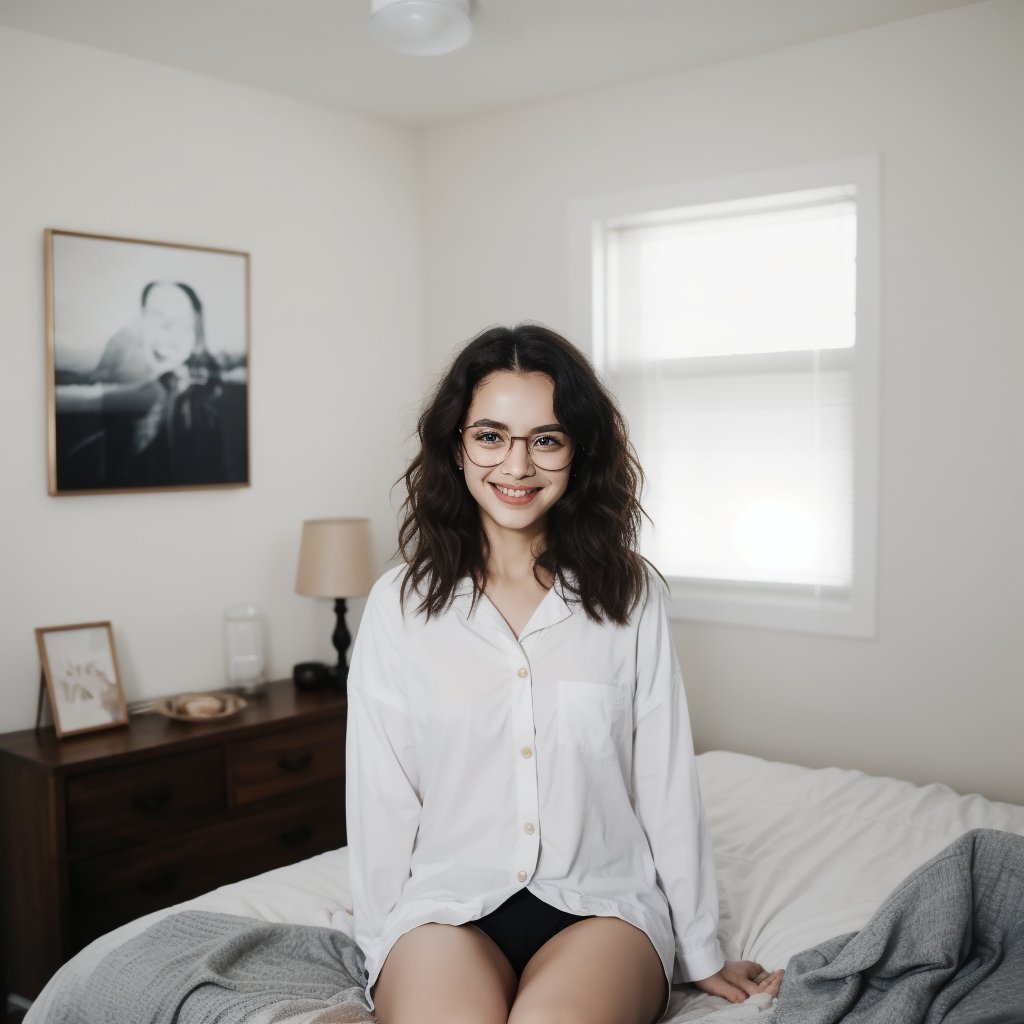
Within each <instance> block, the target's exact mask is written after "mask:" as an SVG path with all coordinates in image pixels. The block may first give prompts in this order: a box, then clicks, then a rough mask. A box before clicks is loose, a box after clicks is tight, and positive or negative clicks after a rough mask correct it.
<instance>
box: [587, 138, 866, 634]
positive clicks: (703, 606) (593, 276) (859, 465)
mask: <svg viewBox="0 0 1024 1024" xmlns="http://www.w3.org/2000/svg"><path fill="white" fill-rule="evenodd" d="M880 179H881V164H880V160H879V159H878V158H877V157H866V158H862V159H855V160H844V161H837V162H833V163H826V164H816V165H812V166H805V167H795V168H786V169H780V170H774V171H763V172H759V173H756V174H749V175H743V176H737V177H729V178H718V179H713V180H707V181H700V182H691V183H687V184H681V185H671V186H666V187H659V188H648V189H642V190H639V191H634V192H621V193H615V194H611V195H602V196H591V197H585V198H579V199H574V200H571V201H570V203H569V301H570V307H569V312H570V328H571V337H572V338H573V339H574V340H575V341H576V342H577V344H579V345H580V346H581V347H583V348H589V355H590V356H591V358H592V359H593V361H594V363H595V365H596V366H597V368H598V369H599V371H600V370H602V369H603V366H604V338H603V328H604V320H603V301H604V262H605V246H606V236H607V231H608V228H609V226H611V225H613V224H614V223H615V222H616V221H621V220H622V219H623V218H635V217H640V216H643V215H645V214H648V215H657V214H658V213H659V212H663V211H669V210H675V209H679V208H680V207H688V206H699V205H703V204H707V203H719V202H731V201H735V200H741V199H753V198H756V197H760V196H771V195H776V194H782V193H787V192H800V191H805V190H812V189H822V188H833V187H837V186H849V185H852V186H853V187H854V188H855V190H856V204H857V271H856V272H857V284H856V295H857V307H856V308H857V319H856V332H857V333H856V342H855V345H854V349H853V416H854V433H853V436H854V450H853V582H852V584H851V585H850V586H849V587H843V588H810V587H807V588H804V587H795V586H786V585H771V584H746V583H739V584H737V583H730V582H716V581H708V580H696V579H688V578H681V577H670V578H669V584H670V586H671V589H672V599H671V603H670V614H671V615H672V617H673V618H675V619H683V620H691V621H696V622H711V623H723V624H729V625H739V626H752V627H758V628H767V629H780V630H792V631H798V632H806V633H819V634H826V635H837V636H850V637H860V638H866V639H867V638H873V637H874V636H875V621H876V586H877V583H876V577H877V571H876V566H877V534H878V525H877V524H878V474H879V451H878V449H879V425H878V421H879V361H880V359H879V357H880V351H879V350H880V344H881V333H880V312H881V311H880V292H881V244H880V243H881V238H880V229H881V210H880Z"/></svg>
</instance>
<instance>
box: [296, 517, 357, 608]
mask: <svg viewBox="0 0 1024 1024" xmlns="http://www.w3.org/2000/svg"><path fill="white" fill-rule="evenodd" d="M376 578H377V574H376V571H375V569H374V562H373V543H372V539H371V536H370V520H369V519H307V520H306V522H304V523H303V524H302V543H301V544H300V545H299V571H298V573H297V574H296V577H295V592H296V593H298V594H305V595H306V596H307V597H333V598H339V597H360V596H361V595H362V594H368V593H369V592H370V588H371V587H372V586H373V583H374V580H375V579H376Z"/></svg>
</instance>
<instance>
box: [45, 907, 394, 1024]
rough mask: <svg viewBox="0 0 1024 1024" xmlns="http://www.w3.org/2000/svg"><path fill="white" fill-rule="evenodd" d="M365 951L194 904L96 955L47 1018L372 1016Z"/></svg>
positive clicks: (301, 929) (327, 1019) (159, 1021)
mask: <svg viewBox="0 0 1024 1024" xmlns="http://www.w3.org/2000/svg"><path fill="white" fill-rule="evenodd" d="M365 984H366V976H365V974H364V972H363V955H362V953H361V952H360V951H359V948H358V947H357V946H356V944H355V943H354V942H353V941H352V940H351V939H350V938H349V937H348V936H347V935H344V934H342V933H341V932H339V931H335V930H334V929H332V928H315V927H312V926H308V925H292V924H275V923H270V922H266V921H256V920H253V919H252V918H247V917H235V916H233V915H230V914H209V913H205V912H203V911H198V910H189V911H183V912H181V913H177V914H171V915H170V916H168V917H165V918H163V919H162V920H160V921H158V922H157V923H156V924H154V925H151V926H150V927H149V928H147V929H146V930H145V931H144V932H142V933H140V934H139V935H137V936H135V938H133V939H129V940H128V941H127V942H126V943H125V944H124V945H122V946H119V947H118V948H117V949H114V950H112V951H111V952H110V953H108V954H107V955H106V956H105V957H104V958H103V960H101V961H100V964H99V966H98V967H97V969H96V971H95V973H94V974H93V975H92V977H91V978H90V980H89V983H88V985H86V986H84V987H83V988H82V989H78V990H76V991H74V992H70V993H68V995H67V997H65V998H64V999H62V1000H61V1001H60V1004H59V1005H58V1006H56V1007H55V1008H54V1009H55V1011H56V1012H54V1013H51V1015H50V1018H49V1020H48V1022H47V1024H213V1022H216V1024H235V1022H241V1021H248V1020H250V1019H253V1017H254V1015H257V1014H258V1015H259V1017H258V1019H259V1020H262V1021H268V1022H269V1021H278V1020H281V1019H283V1018H285V1017H288V1016H292V1015H294V1014H297V1013H301V1012H311V1011H317V1010H322V1011H323V1012H322V1013H321V1014H320V1015H318V1016H317V1017H316V1018H315V1020H316V1021H317V1022H318V1024H347V1022H355V1021H372V1020H373V1019H374V1018H373V1015H372V1014H371V1013H370V1011H369V1009H368V1008H367V1003H366V999H365V996H364V994H363V989H364V986H365Z"/></svg>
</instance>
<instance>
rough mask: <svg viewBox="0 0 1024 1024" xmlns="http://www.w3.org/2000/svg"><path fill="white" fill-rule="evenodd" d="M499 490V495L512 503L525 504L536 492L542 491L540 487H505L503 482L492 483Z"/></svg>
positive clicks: (503, 499)
mask: <svg viewBox="0 0 1024 1024" xmlns="http://www.w3.org/2000/svg"><path fill="white" fill-rule="evenodd" d="M491 486H492V487H493V488H494V489H495V491H497V492H498V497H499V498H500V499H501V500H502V501H504V502H507V503H509V504H512V505H525V504H526V503H527V502H529V501H530V500H531V499H532V498H533V496H534V495H535V494H539V493H540V488H539V487H503V486H502V485H501V484H491Z"/></svg>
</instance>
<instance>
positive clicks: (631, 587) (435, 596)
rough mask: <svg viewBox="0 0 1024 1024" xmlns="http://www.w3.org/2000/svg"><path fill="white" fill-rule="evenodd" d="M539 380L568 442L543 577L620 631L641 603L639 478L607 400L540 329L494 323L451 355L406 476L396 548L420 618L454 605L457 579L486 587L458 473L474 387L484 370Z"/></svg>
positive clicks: (478, 537)
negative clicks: (548, 390) (549, 387)
mask: <svg viewBox="0 0 1024 1024" xmlns="http://www.w3.org/2000/svg"><path fill="white" fill-rule="evenodd" d="M501 371H510V372H512V373H523V374H525V373H542V374H544V375H545V376H546V377H548V378H549V379H550V380H551V381H552V382H553V384H554V411H555V415H556V416H557V418H558V422H559V423H560V424H561V425H562V426H563V427H565V429H566V431H567V432H568V434H569V436H570V437H572V439H573V440H574V441H575V443H576V451H575V455H574V456H573V461H572V469H571V471H570V476H569V483H568V487H567V489H566V492H565V494H564V495H563V496H562V497H561V498H560V499H559V500H558V501H557V502H556V503H555V504H554V505H553V506H552V507H551V508H550V509H549V510H548V513H547V521H546V529H545V548H544V550H543V551H542V552H541V553H540V554H539V555H538V557H537V560H536V563H535V565H534V575H535V576H537V578H538V580H540V579H541V572H542V571H544V570H546V572H547V573H549V574H550V577H551V578H556V579H558V580H559V582H560V583H561V585H562V587H563V588H564V589H565V591H566V593H567V594H568V595H570V599H574V600H578V601H579V602H580V603H581V604H582V606H583V608H584V610H585V611H586V614H587V615H588V616H589V617H590V618H591V619H594V620H596V621H599V622H600V621H603V620H605V619H610V620H611V621H612V622H616V623H619V624H625V622H626V621H627V619H628V617H629V615H630V613H631V612H632V611H633V609H634V608H635V607H636V606H637V604H638V602H639V601H640V599H641V597H643V595H644V593H645V591H646V586H647V573H646V570H645V563H644V560H643V558H642V557H641V556H640V555H639V553H638V552H637V546H638V541H639V533H640V525H641V517H642V516H644V511H643V508H642V507H641V505H640V501H639V497H638V495H639V493H640V489H641V487H642V486H643V480H644V476H643V470H642V469H641V468H640V463H639V462H638V461H637V457H636V453H635V451H634V450H633V446H632V445H631V444H630V442H629V438H628V436H627V432H626V424H625V421H624V419H623V417H622V414H621V413H620V412H619V409H618V406H617V405H616V403H615V400H614V398H612V396H611V395H610V394H609V392H608V391H607V389H606V388H605V387H604V385H603V384H602V383H601V381H600V380H599V379H598V377H597V375H596V374H595V372H594V369H593V367H592V366H591V365H590V363H589V362H588V361H587V359H586V357H585V356H584V355H583V354H582V353H581V352H580V351H579V349H577V348H576V347H575V346H574V345H572V344H571V343H570V342H568V341H567V340H566V339H565V338H563V337H562V336H561V335H559V334H556V333H555V332H554V331H552V330H550V329H548V328H547V327H543V326H541V325H539V324H532V323H521V324H517V325H516V326H515V327H492V328H490V329H489V330H486V331H483V332H482V333H481V334H479V335H477V336H476V337H475V338H474V339H473V340H472V341H470V342H469V343H468V344H467V345H466V347H465V348H463V349H462V351H461V352H459V354H458V355H457V356H456V357H455V360H454V361H453V362H452V364H451V366H450V367H449V368H448V370H447V372H446V373H445V374H444V376H443V377H442V378H441V380H440V383H439V384H438V385H437V387H436V389H435V390H434V393H433V394H432V395H431V397H430V398H429V399H428V401H427V403H426V406H425V408H424V410H423V412H422V414H421V415H420V419H419V425H418V435H419V440H420V450H419V453H418V454H417V455H416V457H415V458H414V459H413V460H412V462H411V463H410V464H409V468H408V470H407V471H406V472H405V474H404V477H402V478H400V479H399V481H398V483H401V481H402V479H404V481H405V485H406V493H407V497H406V499H405V501H404V502H403V504H402V508H401V514H402V522H401V526H400V528H399V531H398V546H399V550H400V551H401V553H402V556H403V557H404V559H405V561H406V563H407V565H408V569H407V571H406V573H405V576H404V579H403V581H402V601H403V604H404V603H405V602H406V600H407V598H408V595H409V594H410V593H411V592H413V591H415V592H416V594H417V595H419V596H420V597H421V601H420V603H419V605H418V606H417V610H418V611H420V612H423V613H425V614H426V616H427V618H429V617H430V616H431V615H437V614H439V613H440V612H442V611H443V610H444V609H446V608H447V607H449V606H450V604H451V602H452V600H453V598H454V595H455V589H456V586H457V584H458V582H459V580H460V579H462V578H464V577H466V576H468V577H469V578H470V579H471V580H472V581H473V590H474V593H473V600H474V603H475V602H476V601H477V600H478V599H479V597H480V594H481V593H482V592H483V588H484V584H485V583H486V580H487V558H488V549H487V538H486V536H485V534H484V531H483V529H482V527H481V524H480V514H479V508H478V506H477V503H476V501H475V500H474V498H473V496H472V495H471V494H470V493H469V491H468V489H467V487H466V484H465V481H464V480H463V478H462V474H461V473H460V472H459V471H458V467H457V465H456V461H455V455H456V452H457V450H458V444H459V433H458V428H459V427H461V426H462V425H463V419H464V417H465V415H466V412H467V411H468V409H469V406H470V404H471V402H472V400H473V394H474V392H475V390H476V388H477V387H478V386H479V385H480V384H481V382H483V381H484V380H485V379H486V378H488V377H489V376H491V374H494V373H498V372H501Z"/></svg>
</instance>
